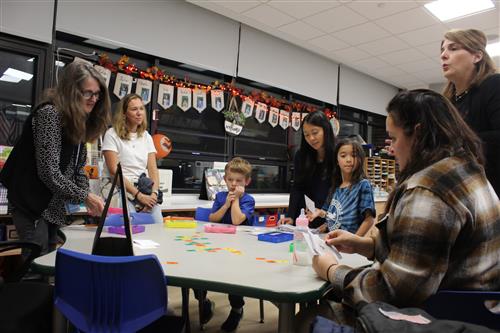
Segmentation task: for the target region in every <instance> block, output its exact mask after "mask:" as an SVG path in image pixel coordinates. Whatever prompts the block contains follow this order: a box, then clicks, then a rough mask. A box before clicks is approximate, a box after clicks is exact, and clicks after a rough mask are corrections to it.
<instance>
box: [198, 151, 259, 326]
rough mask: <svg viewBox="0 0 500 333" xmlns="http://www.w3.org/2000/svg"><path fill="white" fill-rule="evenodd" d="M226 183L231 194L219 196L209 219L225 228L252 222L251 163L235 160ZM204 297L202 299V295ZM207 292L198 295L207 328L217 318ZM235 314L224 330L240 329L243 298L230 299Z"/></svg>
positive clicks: (232, 314)
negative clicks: (248, 188)
mask: <svg viewBox="0 0 500 333" xmlns="http://www.w3.org/2000/svg"><path fill="white" fill-rule="evenodd" d="M224 172H225V174H224V180H225V181H226V184H227V189H228V191H227V192H226V191H224V192H219V193H217V195H216V196H215V201H214V204H213V206H212V213H211V214H210V216H209V220H210V222H221V223H225V224H233V225H240V224H245V223H246V222H247V221H249V220H250V219H251V217H252V215H253V211H254V209H255V200H254V198H253V197H252V196H251V195H250V194H248V193H245V186H247V185H248V184H250V180H251V178H250V176H251V174H252V166H251V165H250V163H248V161H246V160H244V159H242V158H240V157H235V158H233V159H232V160H231V161H229V162H228V163H227V164H226V167H225V168H224ZM200 294H201V295H200ZM206 294H207V292H206V291H197V292H195V296H196V298H197V299H199V297H200V296H201V297H203V299H204V301H203V313H202V323H203V324H206V323H207V322H208V321H209V320H210V319H211V318H212V315H213V312H212V308H213V302H212V301H210V300H209V299H208V298H206ZM228 298H229V304H230V305H231V312H229V316H228V317H227V319H226V321H225V322H224V323H223V324H222V326H221V330H222V331H224V332H233V331H234V330H236V329H237V328H238V324H239V322H240V320H241V318H242V317H243V306H244V305H245V301H244V300H243V297H242V296H237V295H228Z"/></svg>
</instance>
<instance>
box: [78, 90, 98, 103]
mask: <svg viewBox="0 0 500 333" xmlns="http://www.w3.org/2000/svg"><path fill="white" fill-rule="evenodd" d="M81 93H82V96H83V98H85V99H91V98H92V97H95V99H96V101H98V100H99V99H100V98H101V92H100V91H97V92H93V91H92V90H84V91H82V92H81Z"/></svg>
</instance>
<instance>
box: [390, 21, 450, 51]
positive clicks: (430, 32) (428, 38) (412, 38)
mask: <svg viewBox="0 0 500 333" xmlns="http://www.w3.org/2000/svg"><path fill="white" fill-rule="evenodd" d="M448 30H449V29H448V27H447V26H445V25H444V24H437V25H433V26H430V27H426V28H423V29H417V30H413V31H410V32H405V33H402V34H399V35H398V37H399V38H401V39H402V40H404V41H405V42H407V43H408V44H410V45H411V46H419V45H423V44H428V43H430V42H436V45H439V42H440V41H441V40H442V39H443V36H444V34H445V33H446V31H448Z"/></svg>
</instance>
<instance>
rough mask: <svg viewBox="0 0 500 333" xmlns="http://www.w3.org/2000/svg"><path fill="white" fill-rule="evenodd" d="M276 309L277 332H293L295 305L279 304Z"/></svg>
mask: <svg viewBox="0 0 500 333" xmlns="http://www.w3.org/2000/svg"><path fill="white" fill-rule="evenodd" d="M278 309H279V315H278V332H279V333H288V332H293V329H294V328H293V326H294V325H293V322H294V320H295V303H280V304H279V306H278Z"/></svg>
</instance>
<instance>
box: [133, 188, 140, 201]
mask: <svg viewBox="0 0 500 333" xmlns="http://www.w3.org/2000/svg"><path fill="white" fill-rule="evenodd" d="M139 193H141V191H139V190H137V192H136V193H135V195H134V200H136V199H137V196H138V195H139Z"/></svg>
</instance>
